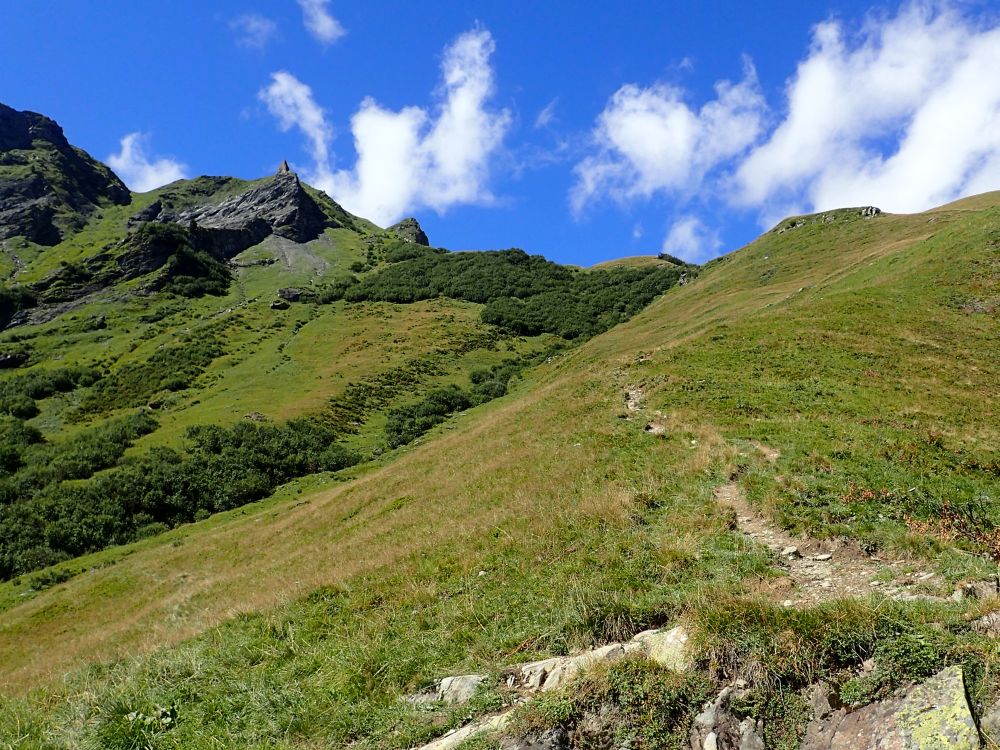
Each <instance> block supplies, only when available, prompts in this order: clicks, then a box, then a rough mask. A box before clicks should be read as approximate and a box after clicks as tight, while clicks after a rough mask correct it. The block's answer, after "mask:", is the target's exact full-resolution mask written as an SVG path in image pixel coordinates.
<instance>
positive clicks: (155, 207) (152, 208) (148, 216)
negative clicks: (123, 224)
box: [128, 200, 163, 226]
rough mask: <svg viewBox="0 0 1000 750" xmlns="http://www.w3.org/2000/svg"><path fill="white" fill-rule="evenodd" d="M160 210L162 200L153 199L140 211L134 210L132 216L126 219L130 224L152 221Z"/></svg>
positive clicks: (161, 208)
mask: <svg viewBox="0 0 1000 750" xmlns="http://www.w3.org/2000/svg"><path fill="white" fill-rule="evenodd" d="M162 210H163V201H160V200H155V201H153V202H152V203H150V204H149V205H148V206H146V207H145V208H144V209H142V210H141V211H136V213H135V214H133V215H132V217H131V218H130V219H129V220H128V223H129V225H130V226H131V225H132V224H140V223H142V222H144V221H152V220H153V219H155V218H156V217H157V216H159V215H160V212H161V211H162Z"/></svg>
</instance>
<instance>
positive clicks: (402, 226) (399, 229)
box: [389, 216, 431, 247]
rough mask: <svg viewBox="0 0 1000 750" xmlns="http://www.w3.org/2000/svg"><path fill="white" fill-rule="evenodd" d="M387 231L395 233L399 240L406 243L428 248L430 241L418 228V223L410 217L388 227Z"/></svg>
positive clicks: (420, 228)
mask: <svg viewBox="0 0 1000 750" xmlns="http://www.w3.org/2000/svg"><path fill="white" fill-rule="evenodd" d="M389 231H390V232H395V233H396V234H397V235H398V236H399V238H400V239H403V240H406V241H407V242H415V243H416V244H418V245H424V246H426V247H430V244H431V243H430V240H428V239H427V235H426V234H425V233H424V230H423V228H422V227H421V226H420V222H418V221H417V220H416V219H414V218H413V217H412V216H411V217H409V218H407V219H403V220H402V221H400V222H397V223H395V224H393V225H392V226H391V227H389Z"/></svg>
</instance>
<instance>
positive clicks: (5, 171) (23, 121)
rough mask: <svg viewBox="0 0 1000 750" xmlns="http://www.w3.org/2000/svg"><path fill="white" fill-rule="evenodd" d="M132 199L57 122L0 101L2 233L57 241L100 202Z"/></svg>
mask: <svg viewBox="0 0 1000 750" xmlns="http://www.w3.org/2000/svg"><path fill="white" fill-rule="evenodd" d="M131 200H132V196H131V193H129V190H128V188H127V187H125V184H124V183H123V182H122V181H121V180H120V179H118V176H117V175H115V173H114V172H112V171H111V170H110V169H108V167H106V166H104V165H103V164H101V163H100V162H98V161H96V160H95V159H93V158H92V157H91V156H90V155H89V154H87V153H86V152H85V151H83V150H81V149H79V148H76V147H74V146H72V145H71V144H70V143H69V141H67V140H66V136H65V135H64V134H63V131H62V128H61V127H59V125H58V124H57V123H56V122H54V121H53V120H51V119H49V118H48V117H45V116H44V115H40V114H37V113H35V112H19V111H17V110H15V109H12V108H10V107H7V106H5V105H3V104H0V239H6V238H8V237H18V236H23V237H25V238H27V239H28V240H30V241H32V242H36V243H38V244H40V245H55V244H57V243H58V242H60V241H61V240H62V239H63V238H64V237H65V236H66V235H67V234H72V233H73V232H75V231H77V230H79V229H80V228H81V227H82V226H83V225H84V224H85V223H86V220H87V217H88V216H89V215H90V214H92V213H93V212H94V211H95V210H97V209H98V208H99V207H101V206H104V205H108V204H117V205H127V204H128V203H130V202H131Z"/></svg>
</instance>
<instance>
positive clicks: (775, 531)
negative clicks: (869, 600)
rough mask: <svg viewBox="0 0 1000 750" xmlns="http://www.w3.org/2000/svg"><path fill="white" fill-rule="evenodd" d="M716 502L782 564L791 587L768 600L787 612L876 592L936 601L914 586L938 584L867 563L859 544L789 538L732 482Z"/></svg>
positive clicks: (927, 576)
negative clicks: (729, 512) (782, 603)
mask: <svg viewBox="0 0 1000 750" xmlns="http://www.w3.org/2000/svg"><path fill="white" fill-rule="evenodd" d="M765 455H767V454H766V453H765ZM715 499H716V500H717V501H718V502H719V503H721V504H722V505H723V506H725V507H728V508H731V509H732V510H733V511H734V512H735V514H736V524H737V528H738V529H739V530H740V531H741V532H743V533H744V534H746V535H747V536H749V537H750V538H752V539H753V540H754V541H756V542H759V543H760V544H764V545H766V546H767V547H768V548H769V549H770V550H771V551H772V552H773V553H774V554H775V556H777V557H778V558H779V559H780V564H781V567H782V568H783V569H784V570H785V571H786V572H787V574H788V578H789V579H790V583H791V586H788V587H786V588H785V589H783V590H782V589H781V588H776V589H775V590H774V591H773V592H772V594H773V598H775V599H777V600H780V601H783V602H784V604H785V605H786V606H792V605H800V604H816V603H819V602H824V601H829V600H831V599H842V598H845V597H852V596H867V595H869V594H872V593H876V592H880V593H882V594H885V595H886V596H888V597H891V598H893V599H901V600H909V599H920V598H937V597H930V596H928V595H926V594H921V593H918V592H917V591H916V590H915V588H916V587H917V586H918V585H923V586H924V587H928V588H932V587H937V586H939V585H940V584H941V583H942V582H941V579H940V578H939V577H938V576H936V575H935V574H933V573H929V572H917V573H910V574H907V573H905V571H904V570H903V567H904V564H903V563H901V562H899V561H882V560H878V559H876V558H873V557H869V556H868V555H866V554H865V553H864V552H862V551H861V549H860V548H859V547H858V545H857V544H854V543H851V542H847V541H844V540H841V539H830V540H816V539H808V538H801V537H793V536H792V535H790V534H789V533H788V532H787V531H785V530H784V529H781V528H780V527H778V526H777V525H776V524H775V523H774V522H773V521H771V520H770V519H768V518H766V517H764V516H763V515H762V514H760V513H759V512H757V511H756V510H754V509H753V508H752V507H751V506H750V504H749V503H748V502H747V501H746V498H745V497H744V496H743V491H742V490H741V489H740V487H739V485H738V484H736V483H735V482H733V483H729V484H724V485H722V486H720V487H716V488H715ZM886 579H888V582H886Z"/></svg>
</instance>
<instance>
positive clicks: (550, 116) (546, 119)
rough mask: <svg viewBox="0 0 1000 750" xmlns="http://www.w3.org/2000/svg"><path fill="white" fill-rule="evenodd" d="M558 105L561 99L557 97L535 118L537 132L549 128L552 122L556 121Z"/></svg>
mask: <svg viewBox="0 0 1000 750" xmlns="http://www.w3.org/2000/svg"><path fill="white" fill-rule="evenodd" d="M558 103H559V97H556V98H555V99H553V100H552V101H551V102H549V103H548V104H546V105H545V107H543V108H542V110H541V111H540V112H539V113H538V115H537V116H536V117H535V130H540V129H541V128H547V127H548V126H549V125H551V124H552V121H553V120H555V119H556V105H557V104H558Z"/></svg>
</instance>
